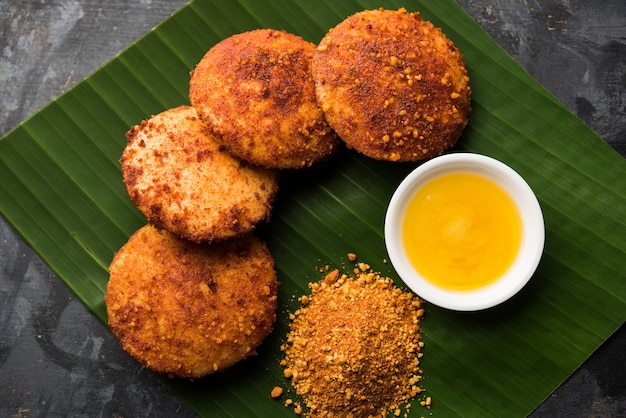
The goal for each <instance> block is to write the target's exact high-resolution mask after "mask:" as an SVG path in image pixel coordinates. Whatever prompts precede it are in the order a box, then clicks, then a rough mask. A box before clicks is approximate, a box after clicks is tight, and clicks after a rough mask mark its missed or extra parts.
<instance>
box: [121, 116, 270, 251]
mask: <svg viewBox="0 0 626 418" xmlns="http://www.w3.org/2000/svg"><path fill="white" fill-rule="evenodd" d="M126 137H127V144H126V148H125V149H124V151H123V153H122V157H121V159H120V163H121V165H122V174H123V178H124V183H125V184H126V189H127V191H128V194H129V196H130V199H131V200H132V202H133V203H134V204H135V205H136V206H137V208H138V209H139V210H140V211H141V213H143V215H144V216H145V217H146V219H147V220H148V221H150V222H152V223H154V224H155V225H157V226H158V227H160V228H164V229H167V230H168V231H170V232H172V233H174V234H176V235H178V236H180V237H182V238H185V239H188V240H191V241H195V242H201V241H206V242H210V241H215V240H220V239H226V238H230V237H235V236H238V235H242V234H245V233H248V232H250V231H251V230H253V229H254V228H255V226H256V224H257V223H259V222H261V221H267V220H269V219H270V215H271V209H272V204H273V202H274V199H275V197H276V193H277V191H278V177H279V176H278V172H277V171H276V170H268V169H265V168H261V167H256V166H252V165H250V164H248V163H246V162H244V161H241V160H239V159H237V158H234V157H233V156H232V155H231V154H230V153H228V152H226V151H225V150H223V149H222V148H221V146H220V145H219V143H218V142H217V140H216V139H215V137H214V135H213V134H212V133H211V132H209V130H208V129H207V128H206V125H205V124H204V123H203V122H202V121H201V120H200V119H199V118H198V116H197V113H196V111H195V109H194V108H193V107H191V106H184V105H183V106H179V107H176V108H172V109H168V110H166V111H164V112H162V113H160V114H158V115H155V116H153V117H152V118H150V119H148V120H146V121H143V122H142V123H141V124H140V125H136V126H133V127H132V128H131V129H130V130H129V131H128V133H127V134H126Z"/></svg>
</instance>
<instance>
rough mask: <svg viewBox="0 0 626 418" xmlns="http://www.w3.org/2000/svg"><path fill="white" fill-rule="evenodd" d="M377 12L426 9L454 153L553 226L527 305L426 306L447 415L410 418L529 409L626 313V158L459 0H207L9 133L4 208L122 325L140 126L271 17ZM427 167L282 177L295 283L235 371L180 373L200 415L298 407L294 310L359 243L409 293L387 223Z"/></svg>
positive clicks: (268, 236) (101, 313)
mask: <svg viewBox="0 0 626 418" xmlns="http://www.w3.org/2000/svg"><path fill="white" fill-rule="evenodd" d="M379 6H384V7H386V8H391V9H397V8H399V7H402V6H405V7H407V9H409V10H410V11H420V12H421V13H422V16H423V17H424V18H425V19H428V20H430V21H432V22H433V23H434V24H435V25H437V26H439V27H441V28H442V29H443V31H444V32H445V33H446V34H447V35H448V37H449V38H451V39H452V40H453V41H454V42H455V43H456V45H457V46H458V47H459V49H460V50H461V51H462V52H463V54H464V56H465V59H466V63H467V66H468V71H469V74H470V77H471V85H472V89H473V110H472V115H471V121H470V124H469V126H468V128H467V130H466V132H465V133H464V135H463V137H462V138H461V140H460V142H459V144H458V145H457V146H456V147H455V148H454V149H453V150H451V152H476V153H481V154H486V155H489V156H492V157H495V158H497V159H500V160H501V161H503V162H505V163H506V164H509V165H510V166H511V167H513V168H514V169H515V170H517V171H518V172H519V173H520V174H521V175H522V176H523V177H524V178H525V179H526V180H527V182H528V183H529V184H530V186H531V187H532V188H533V189H534V191H535V192H536V194H537V197H538V199H539V201H540V204H541V206H542V209H543V211H544V217H545V223H546V247H545V253H544V256H543V259H542V261H541V263H540V265H539V268H538V270H537V272H536V274H535V275H534V277H533V278H532V280H531V281H530V283H529V284H528V285H527V286H526V287H525V288H524V289H523V290H522V292H521V293H519V294H518V295H516V296H515V297H514V298H513V299H512V300H510V301H508V302H506V303H504V304H502V305H500V306H499V307H496V308H494V309H490V310H487V311H482V312H475V313H459V312H452V311H447V310H444V309H440V308H437V307H434V306H430V305H427V314H426V318H425V320H424V322H423V337H424V341H425V343H426V346H425V349H424V353H425V355H424V358H423V361H422V363H421V365H422V368H423V370H424V379H423V381H422V385H423V387H424V388H425V389H426V391H425V392H424V393H423V395H424V396H426V395H427V396H430V397H432V399H433V408H432V409H431V410H430V411H427V410H425V409H423V408H421V407H420V406H419V405H417V402H414V403H415V404H416V405H414V406H413V408H412V409H411V411H410V414H409V415H410V416H415V417H419V416H424V415H429V414H431V413H432V414H433V415H434V416H443V417H449V416H483V417H487V416H523V415H526V414H528V413H530V412H531V411H532V410H533V409H534V408H535V407H536V406H538V405H539V404H540V403H541V402H542V401H543V400H544V399H545V398H546V397H548V396H549V395H550V393H552V391H554V390H555V389H556V387H557V386H558V385H559V384H560V383H561V382H562V381H563V380H565V379H566V378H567V377H568V376H569V375H570V374H571V373H572V372H573V371H574V370H575V369H576V368H577V367H578V366H579V365H580V364H581V363H582V362H583V361H584V360H585V359H586V358H587V357H588V356H589V355H590V354H591V353H592V352H593V351H594V350H595V349H596V348H597V347H598V346H599V345H600V344H602V343H603V342H604V341H605V340H606V339H607V338H608V337H609V336H610V335H611V334H612V333H613V332H614V331H615V330H616V329H617V328H618V327H619V326H620V325H621V324H623V323H624V320H625V319H626V285H625V279H626V273H625V272H626V257H625V256H624V254H625V253H626V225H625V224H624V219H626V216H625V215H626V182H625V181H624V179H626V161H624V159H622V158H621V157H620V156H619V155H618V154H617V153H615V152H614V151H613V150H611V149H610V148H609V146H607V145H606V144H605V143H604V142H603V141H602V140H601V139H600V138H598V137H597V136H596V135H595V134H594V133H593V132H592V131H591V130H590V129H589V128H588V127H586V126H585V125H584V124H583V123H581V122H580V121H579V120H578V119H577V118H576V117H575V116H574V115H572V114H571V113H570V112H569V111H568V110H567V109H566V108H565V107H564V106H563V105H562V104H561V103H559V102H558V101H557V100H556V99H555V98H554V97H552V96H551V95H550V94H549V93H548V92H547V91H546V90H545V89H544V88H542V87H541V86H540V85H539V84H538V83H537V82H536V81H535V80H534V79H533V78H532V77H531V76H529V75H528V74H527V73H526V72H525V71H524V70H523V69H522V68H521V67H520V66H519V65H518V64H516V63H515V62H514V61H513V60H512V59H511V58H510V57H509V56H508V55H507V54H506V53H505V52H503V51H502V50H501V49H500V48H499V47H498V46H497V45H496V44H495V43H494V41H493V40H492V39H491V38H490V37H489V36H488V35H487V34H486V33H485V32H484V31H483V30H482V29H481V28H480V27H479V26H478V24H476V22H474V21H473V20H472V19H471V17H469V16H468V15H467V14H466V13H465V12H464V11H463V10H462V9H461V7H460V6H459V5H458V4H457V3H456V2H455V1H454V0H431V1H428V0H423V1H410V2H400V1H376V2H373V1H357V0H344V1H335V0H322V1H310V0H296V1H292V0H278V1H274V0H273V1H269V0H238V1H221V0H213V1H210V0H209V1H207V0H202V1H200V0H196V1H192V2H191V3H190V4H189V5H187V6H185V7H184V8H182V9H181V10H180V11H179V12H177V13H176V14H175V15H174V16H172V17H171V18H169V19H167V20H166V21H165V22H163V23H162V24H161V25H160V26H158V27H157V28H156V29H154V30H153V31H151V32H150V33H148V34H147V35H146V36H144V37H143V38H142V39H140V40H139V41H138V42H136V43H135V44H134V45H133V46H131V47H130V48H129V49H127V50H125V51H124V52H123V53H121V54H120V55H119V56H117V57H115V58H114V59H113V60H111V61H110V62H109V63H108V64H106V65H105V66H103V67H102V68H101V69H99V70H97V71H96V72H95V73H94V74H92V75H91V76H89V77H88V78H87V79H85V80H84V81H82V82H80V83H79V84H77V85H76V86H75V87H74V88H72V89H71V90H70V91H68V92H67V93H65V94H63V95H62V96H60V97H59V98H58V99H57V100H55V101H53V102H52V103H50V104H49V105H47V106H46V107H45V108H43V109H42V110H41V111H39V112H38V113H37V114H35V115H34V116H33V117H31V118H29V119H28V120H26V121H25V122H23V123H22V124H21V125H19V126H18V127H17V128H15V129H14V130H13V131H11V132H10V133H9V134H8V135H6V136H5V137H4V138H3V139H2V140H0V179H1V182H0V196H1V198H0V213H1V214H2V216H4V217H5V218H6V219H7V220H8V221H9V222H10V223H11V224H12V225H13V226H14V227H15V229H16V230H17V231H18V232H19V233H20V234H21V235H22V236H23V237H24V238H25V239H26V240H27V242H28V243H29V244H30V245H31V246H32V247H33V248H34V249H35V250H36V251H37V253H38V254H39V255H40V256H41V257H42V259H43V260H44V261H45V262H46V263H47V264H48V265H49V266H50V267H51V268H52V270H53V271H54V272H55V273H56V274H57V275H58V276H59V277H60V278H61V279H62V280H63V281H64V282H65V283H66V284H67V285H68V286H69V287H70V288H71V289H72V291H73V292H75V294H76V295H77V297H78V298H80V300H82V301H83V302H84V303H85V305H86V306H87V307H88V308H89V309H90V310H91V311H92V312H93V313H94V314H95V315H96V316H97V317H98V318H99V319H100V320H102V321H103V322H106V314H105V309H104V303H103V295H104V290H105V286H106V283H107V280H108V265H109V263H110V261H111V259H112V257H113V253H114V252H115V251H117V250H118V249H119V248H120V247H121V246H122V245H123V244H124V243H125V242H126V240H127V239H128V237H129V236H130V235H131V234H132V233H133V232H134V231H135V230H136V229H137V228H139V227H140V226H142V225H144V224H145V220H144V218H143V217H142V216H141V215H140V214H139V213H138V212H137V210H136V209H135V207H134V206H133V205H132V204H131V203H130V201H129V199H128V196H127V195H126V191H125V188H124V186H123V184H122V179H121V170H120V166H119V163H118V159H119V157H120V155H121V152H122V149H123V147H124V145H125V137H124V133H125V132H126V131H127V130H128V128H129V127H130V126H131V125H134V124H136V123H138V122H140V121H141V120H142V119H146V118H148V117H150V116H151V115H152V114H156V113H159V112H161V111H163V110H165V109H167V108H170V107H174V106H177V105H179V104H183V103H188V98H187V93H188V80H189V71H190V70H191V69H192V68H194V67H195V65H196V64H197V62H198V61H199V60H200V58H201V57H202V55H203V54H204V53H205V52H206V51H207V50H208V49H209V48H210V47H211V46H212V45H213V44H215V43H216V42H218V41H219V40H221V39H223V38H225V37H227V36H229V35H232V34H235V33H239V32H243V31H246V30H251V29H255V28H260V27H271V28H276V29H285V30H287V31H290V32H293V33H296V34H299V35H301V36H303V37H304V38H305V39H308V40H310V41H312V42H314V43H317V42H318V41H319V40H320V39H321V37H322V36H323V35H324V34H325V33H326V31H327V30H328V29H329V28H331V27H333V26H335V25H336V24H337V23H339V22H340V21H341V20H343V19H344V18H345V17H347V16H348V15H350V14H352V13H355V12H358V11H360V10H363V9H370V8H377V7H379ZM415 166H416V165H415V164H394V163H384V162H376V161H373V160H370V159H367V158H365V157H362V156H360V155H357V154H356V153H354V152H352V151H347V150H346V151H344V152H342V153H341V154H340V155H338V156H336V157H335V158H333V159H331V160H330V161H328V162H325V163H323V164H321V165H319V166H316V167H313V168H311V169H305V170H299V171H286V172H285V173H283V176H282V179H281V191H280V194H279V198H278V201H277V203H276V205H275V209H274V212H273V217H272V220H271V222H270V223H268V224H267V225H263V226H260V227H259V229H258V234H259V235H260V236H262V237H263V238H264V239H265V240H266V241H267V242H268V245H269V247H270V249H271V251H272V253H273V255H274V258H275V260H276V268H277V271H278V274H279V279H280V281H281V282H282V285H281V287H280V292H279V302H280V308H279V312H278V317H279V319H278V322H277V324H276V328H275V331H274V332H273V333H272V334H271V335H270V337H268V339H267V340H266V341H265V343H264V344H263V345H262V346H261V348H260V350H259V354H258V356H256V357H254V358H251V359H248V360H245V361H243V362H241V363H239V364H237V365H235V366H234V367H232V368H231V369H229V370H226V371H225V372H224V373H219V374H216V375H212V376H209V377H207V378H204V379H200V380H198V381H195V382H187V381H179V380H169V379H164V381H165V382H166V383H167V384H168V385H170V387H171V388H172V389H173V390H174V391H175V392H176V393H178V394H179V395H180V397H181V398H182V399H183V400H185V401H186V402H187V403H188V404H189V405H190V406H191V407H192V408H193V409H194V410H195V411H196V412H197V413H198V414H199V415H202V416H233V417H241V416H255V415H259V416H293V412H292V411H291V410H290V409H288V408H286V407H285V406H283V401H281V400H278V401H277V400H273V399H271V398H270V395H269V393H270V391H271V389H272V388H273V387H274V386H275V385H279V386H283V387H285V388H287V387H288V385H289V383H288V382H287V381H285V379H284V378H283V377H282V372H281V368H280V367H279V364H278V362H279V360H280V358H281V354H280V349H279V347H280V344H281V341H282V340H283V338H284V336H285V334H286V332H287V329H288V316H287V313H288V312H289V311H293V310H294V309H295V308H296V307H297V302H296V298H297V296H299V295H301V294H303V293H307V292H308V287H307V284H308V282H309V281H314V280H318V279H319V278H320V277H321V274H320V273H319V268H320V267H322V266H324V265H326V264H331V265H334V266H337V267H339V268H344V269H349V268H351V263H350V262H349V261H348V260H347V257H346V254H347V253H349V252H354V253H357V254H358V256H359V261H364V262H368V263H369V264H371V265H372V267H373V268H374V269H375V270H377V271H381V272H383V273H384V274H388V275H391V277H394V278H395V279H396V281H397V283H398V284H399V285H400V286H402V283H401V281H400V280H399V279H398V278H397V277H396V275H395V272H394V271H393V268H392V266H391V265H390V264H388V263H387V262H386V261H385V260H386V258H387V254H386V250H385V245H384V236H383V222H384V215H385V210H386V206H387V203H388V201H389V199H390V197H391V194H392V193H393V190H394V188H395V187H396V186H397V185H398V184H399V182H400V181H401V180H402V178H403V177H404V176H405V175H406V174H408V172H409V171H410V170H412V169H413V168H414V167H415ZM606 167H611V168H612V169H611V170H610V172H609V171H608V170H606V169H605V168H606ZM289 396H293V395H289Z"/></svg>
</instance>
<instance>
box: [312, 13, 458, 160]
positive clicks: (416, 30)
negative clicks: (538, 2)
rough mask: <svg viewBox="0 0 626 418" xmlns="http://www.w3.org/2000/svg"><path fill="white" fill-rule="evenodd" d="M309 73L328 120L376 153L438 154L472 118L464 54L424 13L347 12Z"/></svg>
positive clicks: (398, 156) (384, 156)
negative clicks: (349, 13)
mask: <svg viewBox="0 0 626 418" xmlns="http://www.w3.org/2000/svg"><path fill="white" fill-rule="evenodd" d="M312 72H313V79H314V81H315V84H316V92H317V99H318V102H319V104H320V106H321V107H322V109H323V110H324V112H325V115H326V119H327V121H328V123H330V125H331V126H332V127H333V128H334V129H335V131H336V132H337V134H338V135H339V136H340V137H341V138H342V139H343V140H344V141H345V142H346V144H347V145H348V146H349V147H352V148H354V149H355V150H357V151H359V152H361V153H363V154H365V155H367V156H369V157H372V158H375V159H379V160H387V161H416V160H422V159H427V158H431V157H434V156H437V155H439V154H441V153H442V152H443V151H444V150H445V149H447V148H449V147H450V146H452V145H453V144H454V143H455V142H456V141H457V139H458V138H459V136H460V135H461V133H462V132H463V129H464V128H465V125H466V124H467V121H468V114H469V111H470V87H469V84H468V82H469V78H468V76H467V72H466V69H465V64H464V62H463V57H462V56H461V53H460V52H459V50H458V49H457V48H456V47H455V46H454V44H453V43H452V42H451V41H450V40H449V39H448V38H446V36H445V35H444V34H443V33H442V32H441V30H440V29H438V28H436V27H435V26H433V25H432V24H431V23H430V22H427V21H424V20H422V19H421V18H420V15H419V13H408V12H407V11H406V10H405V9H400V10H398V11H392V10H383V9H378V10H372V11H370V10H367V11H363V12H360V13H357V14H355V15H352V16H350V17H348V18H347V19H345V20H344V21H343V22H341V23H339V24H338V25H337V26H336V27H334V28H333V29H331V30H330V31H329V32H328V33H327V34H326V36H324V38H323V39H322V40H321V42H320V44H319V45H318V47H317V50H316V53H315V55H314V56H313V63H312Z"/></svg>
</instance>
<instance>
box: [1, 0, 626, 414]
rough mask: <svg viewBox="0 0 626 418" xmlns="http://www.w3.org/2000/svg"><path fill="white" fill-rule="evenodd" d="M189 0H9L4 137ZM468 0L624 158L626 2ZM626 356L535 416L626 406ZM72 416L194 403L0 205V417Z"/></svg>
mask: <svg viewBox="0 0 626 418" xmlns="http://www.w3.org/2000/svg"><path fill="white" fill-rule="evenodd" d="M185 3H186V1H183V0H135V1H132V0H106V1H105V0H32V1H26V0H25V1H18V0H0V135H4V134H5V133H7V132H8V131H9V130H11V129H12V128H13V127H15V126H16V125H17V124H19V123H20V122H21V121H23V120H24V119H26V118H28V117H29V116H30V115H32V114H33V113H35V112H36V111H37V110H39V109H40V108H41V107H42V106H44V105H46V104H47V103H48V102H49V101H51V100H53V99H54V98H55V97H57V96H58V95H59V94H61V93H63V92H64V91H65V90H67V89H68V88H69V87H71V86H72V85H74V84H75V83H77V82H79V81H81V80H82V79H83V78H84V77H86V76H87V75H89V74H90V73H91V72H93V71H94V70H96V69H97V68H98V67H99V66H100V65H102V64H104V63H105V62H106V61H108V60H109V59H110V58H112V57H113V56H114V55H115V54H117V53H118V52H120V51H121V50H123V49H124V48H125V47H126V46H127V45H129V44H131V43H132V42H133V41H134V40H136V39H137V38H138V37H140V36H141V35H143V34H144V33H145V32H147V31H148V30H150V29H151V28H152V27H154V26H155V25H157V24H158V23H159V22H161V21H162V20H163V19H165V18H166V17H167V16H169V15H170V14H171V13H173V12H174V11H176V10H177V9H178V8H179V7H181V6H183V5H184V4H185ZM459 3H460V4H461V6H462V7H463V8H465V10H467V11H468V13H469V14H470V15H472V16H473V17H474V19H476V21H477V22H478V23H479V24H480V25H482V26H483V28H485V30H486V31H487V32H488V33H489V34H490V35H491V36H492V37H493V38H494V39H495V40H496V42H498V43H499V44H500V45H501V46H502V47H503V48H504V49H505V50H506V51H507V52H508V53H509V54H511V55H512V56H513V57H514V58H515V59H516V60H517V61H518V62H519V63H520V64H521V65H522V66H524V67H525V68H526V69H527V70H528V72H529V73H530V74H532V75H533V76H534V77H535V78H536V79H537V80H538V81H539V82H540V83H541V84H542V85H544V86H545V87H546V88H547V89H548V90H549V91H550V92H552V93H553V94H554V95H555V96H556V97H557V98H558V99H559V100H561V101H562V102H563V103H564V104H565V105H566V106H567V107H568V108H569V109H570V110H571V111H572V112H573V113H574V114H576V115H577V116H578V117H579V118H581V119H582V120H583V121H584V122H585V123H587V124H588V125H589V126H590V127H591V128H592V129H593V130H594V131H595V132H596V133H597V134H598V135H599V136H600V137H602V138H603V139H604V140H605V141H606V142H607V143H609V144H610V145H611V146H612V147H613V148H614V149H615V150H616V151H618V152H619V153H621V154H622V156H626V4H625V3H624V2H623V0H600V1H596V0H545V1H542V0H491V1H489V0H472V1H470V0H459ZM407 4H409V2H407ZM607 169H610V167H607ZM0 198H1V197H0ZM625 361H626V329H625V328H624V327H622V328H621V329H620V330H619V331H618V332H617V333H616V334H615V335H614V336H613V337H612V338H611V339H609V341H607V343H605V344H604V345H603V346H602V347H600V349H599V350H598V351H597V352H596V353H595V354H594V355H592V356H591V358H590V359H589V360H588V361H587V362H585V363H584V364H583V365H582V366H581V368H580V369H579V370H577V371H576V372H575V373H574V374H573V375H572V376H571V377H570V378H569V379H568V380H567V381H566V382H565V383H564V384H563V385H562V386H561V387H560V388H559V389H558V390H557V391H556V392H555V393H554V394H553V395H552V396H551V397H550V398H549V399H548V400H547V401H546V402H544V403H543V404H542V405H541V406H540V407H539V408H538V409H537V410H536V411H535V412H534V413H533V414H532V415H531V416H532V417H533V418H543V417H624V416H626V376H625V370H626V367H625V365H624V363H625ZM66 416H67V417H92V416H104V417H153V416H164V417H173V416H178V417H192V416H195V415H194V413H193V412H192V411H190V410H189V408H188V407H187V406H186V405H184V404H183V403H182V402H181V401H180V400H179V399H178V398H177V397H176V396H175V395H173V394H172V393H171V392H170V391H169V389H168V388H167V387H165V386H164V385H163V384H162V383H161V382H160V381H159V379H157V378H156V377H155V376H154V375H153V374H151V373H150V372H148V371H146V370H144V369H143V368H141V367H140V366H139V365H138V364H137V363H135V362H134V361H133V360H131V359H130V358H129V357H128V356H127V355H126V354H125V353H124V352H123V351H122V350H121V348H120V347H119V343H118V342H117V340H115V339H114V338H113V337H112V336H111V334H110V332H109V331H108V330H107V329H106V327H105V326H104V325H102V324H101V323H100V322H98V321H97V320H96V319H95V318H94V317H93V316H92V315H91V314H90V313H89V312H88V311H87V310H86V309H85V308H84V306H83V305H82V304H81V303H80V302H79V301H77V300H76V299H75V297H74V296H73V295H72V293H71V292H70V291H69V290H68V289H67V287H65V285H64V284H63V283H62V282H61V281H60V280H59V279H58V278H57V277H55V276H54V275H53V274H52V273H51V272H50V270H49V269H48V268H47V266H46V265H45V264H44V263H43V262H42V261H41V260H40V259H39V258H38V257H37V256H36V255H35V254H34V252H33V251H32V249H31V248H30V247H28V246H27V245H26V244H25V243H24V242H23V240H22V239H21V238H20V237H19V236H18V235H17V234H16V233H15V231H14V230H13V229H12V228H11V227H10V226H9V225H8V223H7V222H6V221H5V220H4V219H3V218H1V217H0V417H20V418H21V417H66Z"/></svg>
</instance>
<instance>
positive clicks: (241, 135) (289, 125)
mask: <svg viewBox="0 0 626 418" xmlns="http://www.w3.org/2000/svg"><path fill="white" fill-rule="evenodd" d="M314 51H315V45H314V44H312V43H310V42H308V41H305V40H304V39H302V38H300V37H299V36H296V35H293V34H290V33H287V32H284V31H276V30H271V29H258V30H253V31H250V32H245V33H240V34H237V35H233V36H231V37H228V38H226V39H224V40H223V41H221V42H219V43H218V44H217V45H215V46H214V47H212V48H211V49H210V50H209V51H208V52H207V53H206V54H205V56H204V57H203V58H202V59H201V60H200V62H199V63H198V65H197V67H196V68H195V69H194V70H193V71H192V73H191V80H190V86H189V98H190V100H191V104H192V105H193V106H194V107H196V109H197V110H198V114H199V115H200V117H201V118H202V119H203V120H204V121H205V122H207V123H208V124H209V125H210V126H211V128H212V129H213V130H214V131H215V132H216V133H217V134H218V137H219V138H220V139H221V141H222V144H223V145H224V146H225V147H226V148H227V149H228V150H229V151H230V152H232V153H233V154H234V155H236V156H238V157H239V158H241V159H243V160H246V161H249V162H251V163H253V164H257V165H261V166H265V167H270V168H300V167H307V166H310V165H312V164H314V163H316V162H319V161H321V160H324V159H326V158H328V157H329V156H330V155H332V154H333V153H334V152H335V151H336V150H337V146H338V145H339V143H340V141H339V140H338V139H337V136H336V134H335V133H334V132H333V131H332V129H331V128H330V127H329V125H328V124H327V123H326V120H325V119H324V115H323V112H322V110H321V109H320V108H319V106H318V105H317V101H316V98H315V85H314V83H313V80H312V77H311V59H312V57H313V53H314Z"/></svg>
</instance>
